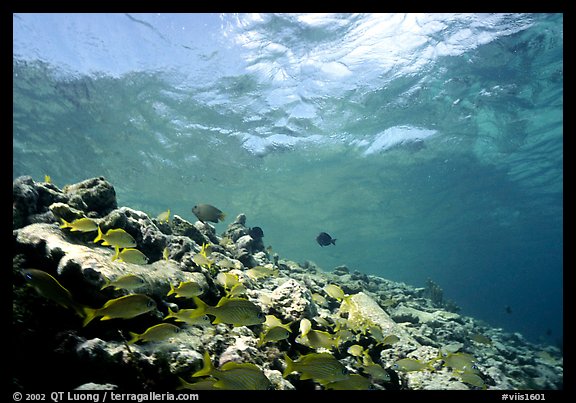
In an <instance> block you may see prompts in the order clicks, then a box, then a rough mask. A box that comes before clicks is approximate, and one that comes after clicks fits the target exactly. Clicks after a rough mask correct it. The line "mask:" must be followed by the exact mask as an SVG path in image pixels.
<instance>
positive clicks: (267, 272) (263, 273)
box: [246, 266, 278, 280]
mask: <svg viewBox="0 0 576 403" xmlns="http://www.w3.org/2000/svg"><path fill="white" fill-rule="evenodd" d="M246 274H247V275H248V277H250V278H251V279H252V280H258V279H261V278H265V277H269V276H277V275H278V269H275V268H274V267H270V266H256V267H253V268H251V269H249V270H246Z"/></svg>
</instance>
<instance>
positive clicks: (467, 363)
mask: <svg viewBox="0 0 576 403" xmlns="http://www.w3.org/2000/svg"><path fill="white" fill-rule="evenodd" d="M441 359H442V360H443V361H444V366H446V367H450V368H452V369H454V370H457V371H472V370H473V369H474V368H475V366H474V357H473V356H471V355H470V354H466V353H449V352H444V353H443V354H442V356H441Z"/></svg>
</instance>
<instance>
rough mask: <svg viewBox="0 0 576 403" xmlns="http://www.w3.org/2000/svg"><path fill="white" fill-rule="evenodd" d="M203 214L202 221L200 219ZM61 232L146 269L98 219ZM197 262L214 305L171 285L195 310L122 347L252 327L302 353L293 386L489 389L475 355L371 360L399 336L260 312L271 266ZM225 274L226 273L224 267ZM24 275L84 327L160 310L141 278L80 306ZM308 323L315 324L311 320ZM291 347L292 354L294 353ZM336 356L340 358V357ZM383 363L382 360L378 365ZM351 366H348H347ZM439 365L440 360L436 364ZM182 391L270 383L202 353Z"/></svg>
mask: <svg viewBox="0 0 576 403" xmlns="http://www.w3.org/2000/svg"><path fill="white" fill-rule="evenodd" d="M206 206H209V205H198V206H195V210H196V211H195V214H196V215H197V216H199V219H200V217H203V218H204V219H203V220H201V221H213V222H218V219H223V217H224V215H223V213H221V212H220V211H219V210H217V209H216V210H214V209H210V208H209V207H206ZM202 214H204V215H205V216H202ZM157 221H158V222H160V223H169V222H170V210H169V209H168V210H167V211H166V212H164V213H161V214H160V215H158V216H157ZM61 222H62V224H61V226H60V228H61V229H62V230H70V232H71V234H70V236H74V235H73V234H72V233H76V232H80V233H88V232H94V231H97V236H96V237H95V238H94V240H93V243H98V242H102V243H101V245H102V246H110V247H113V248H114V251H115V253H114V255H113V257H112V261H116V260H119V261H122V262H124V263H127V264H137V265H146V264H147V263H148V262H149V259H148V257H147V256H146V255H145V254H144V253H142V252H141V251H140V250H138V248H137V247H138V245H137V242H136V239H135V238H134V237H133V236H132V235H130V234H129V233H128V232H126V230H124V229H122V228H110V229H108V230H107V231H106V233H104V232H103V231H102V229H101V228H100V225H99V224H98V222H97V220H94V219H91V218H87V217H83V218H79V219H76V220H73V221H71V222H67V221H66V220H64V219H61ZM162 256H163V259H166V260H168V259H169V251H168V248H165V249H164V251H163V254H162ZM193 261H194V263H195V264H197V265H198V266H201V267H205V268H207V269H212V270H211V273H213V274H214V276H213V278H212V280H213V282H214V284H215V285H217V286H218V288H219V290H218V292H219V293H220V295H221V297H220V298H219V300H218V302H217V303H216V305H210V304H207V303H206V302H205V300H204V299H202V298H203V297H202V296H203V295H204V294H205V293H206V292H207V291H208V290H206V289H205V288H204V287H203V286H202V285H200V284H198V283H197V282H194V281H187V282H178V283H176V284H170V290H169V291H168V293H167V294H166V299H169V300H171V301H175V302H178V301H179V300H187V302H190V301H191V302H193V303H194V305H195V308H192V309H172V308H171V307H168V309H167V314H166V315H165V316H164V318H163V321H162V322H160V323H157V324H155V325H153V326H151V327H149V328H148V329H146V330H145V331H144V332H142V333H136V332H133V331H127V340H126V342H127V344H128V345H134V344H143V343H154V342H160V341H165V340H168V339H174V338H178V336H179V334H180V333H181V332H182V330H183V329H185V328H186V326H202V327H206V326H213V325H217V324H220V323H223V324H227V325H230V326H231V327H241V326H248V327H250V329H251V330H253V332H254V334H255V336H256V338H257V342H256V345H257V347H258V348H259V349H263V348H266V347H268V346H273V345H279V346H281V347H282V349H280V351H282V350H284V351H286V350H288V348H287V347H290V345H292V344H294V345H296V344H297V345H298V350H300V351H304V350H305V351H307V353H306V354H299V355H293V356H290V355H289V354H287V353H284V354H282V356H280V357H279V358H281V359H282V361H283V363H284V369H283V373H282V376H283V378H285V379H288V380H292V381H298V380H300V381H306V380H311V381H313V382H315V383H317V384H318V385H320V386H321V387H322V388H324V389H336V390H346V389H371V388H373V387H374V383H380V384H381V383H384V384H385V383H386V382H390V379H391V375H390V374H391V372H399V373H406V372H412V371H430V372H434V371H438V370H441V369H442V368H448V369H449V370H450V371H451V372H452V373H453V374H455V375H456V376H458V377H459V379H460V380H461V381H462V382H464V383H466V384H468V385H470V386H471V387H473V388H477V389H486V387H487V386H486V384H485V382H484V380H483V378H482V375H481V373H480V371H478V369H477V367H476V364H475V359H474V357H473V356H472V355H470V354H467V353H463V352H451V351H443V350H442V349H440V351H438V356H437V357H436V358H434V359H432V360H427V361H423V360H417V359H414V358H409V357H405V358H399V359H398V360H396V361H395V362H392V363H385V362H375V360H376V358H375V357H374V356H372V355H371V348H373V347H375V346H380V347H382V346H383V347H386V346H388V347H390V346H392V345H394V344H395V343H397V342H398V341H399V340H400V338H399V337H398V336H397V335H395V334H386V335H385V334H382V330H381V329H380V327H379V326H377V324H374V323H367V322H362V323H353V322H351V321H349V320H347V319H345V318H343V317H336V318H333V320H332V321H331V322H332V323H330V321H327V320H326V319H325V318H321V317H317V318H302V319H300V320H298V321H283V320H282V319H281V318H278V317H276V316H274V315H271V314H269V315H265V314H264V312H263V311H262V308H261V307H260V306H259V305H258V304H257V303H255V302H252V301H251V300H249V299H248V298H247V297H245V294H246V293H247V291H248V290H249V289H250V286H249V284H253V283H257V282H259V281H262V280H263V279H265V278H267V277H276V276H279V275H280V272H279V269H278V267H276V266H275V265H273V264H267V265H262V266H255V267H252V268H248V269H247V268H244V270H242V271H243V272H244V274H245V275H246V277H247V279H249V280H251V281H252V283H250V281H242V280H241V277H240V276H239V275H238V274H235V273H232V272H230V271H229V270H230V269H231V267H226V266H225V264H224V263H220V262H219V261H217V260H216V259H215V258H212V256H211V252H210V245H209V244H203V245H202V246H201V248H200V252H198V253H196V254H194V256H193ZM224 269H226V270H224ZM23 275H24V277H25V278H26V280H27V281H28V284H29V285H30V286H31V287H33V288H34V289H35V290H36V291H37V292H38V294H40V295H41V296H43V297H44V298H47V299H49V300H51V301H53V302H54V303H56V304H58V305H60V306H62V307H64V308H66V309H71V310H73V311H74V312H75V313H76V314H78V316H79V317H80V319H81V326H82V327H86V326H98V325H97V322H99V321H108V320H128V319H132V318H135V317H137V316H139V315H144V314H146V313H148V312H151V311H154V310H158V309H159V306H158V304H157V301H155V300H154V299H153V298H151V297H150V296H148V295H146V294H141V293H138V292H137V291H138V289H139V288H141V287H142V286H143V285H144V284H145V281H144V279H143V278H141V277H139V276H137V275H133V274H129V275H124V276H119V277H117V278H112V279H105V284H104V285H102V287H101V290H104V289H106V288H109V287H112V288H114V289H115V290H124V292H125V293H126V295H123V296H121V297H119V298H114V299H110V300H108V301H107V302H106V303H104V304H103V306H101V307H99V308H96V307H87V306H82V305H81V304H79V303H77V302H76V301H75V299H74V297H73V295H72V293H71V292H70V291H69V290H67V289H66V288H65V287H63V286H62V285H61V284H60V282H59V281H58V280H57V279H56V278H54V277H53V276H52V275H50V274H48V273H47V272H44V271H41V270H36V269H27V270H24V271H23ZM312 297H313V300H314V302H315V303H316V304H318V305H326V304H328V303H329V302H330V301H332V302H334V301H335V303H339V304H340V306H341V309H342V310H344V309H349V307H348V306H347V304H348V301H349V298H350V295H348V294H346V293H345V292H344V291H343V289H342V288H341V287H339V286H338V285H337V284H327V285H326V286H325V287H324V288H323V289H322V293H313V295H312ZM310 319H313V320H314V322H315V324H313V322H312V321H311V320H310ZM471 339H472V340H473V341H475V342H477V343H482V344H486V345H488V344H489V343H490V340H489V339H488V338H486V337H485V336H482V335H479V334H476V335H473V336H472V337H471ZM292 350H293V349H292ZM346 356H349V357H350V358H351V360H348V361H347V364H346V365H345V364H344V363H343V362H342V358H343V357H346ZM337 357H339V358H337ZM376 361H380V360H376ZM351 362H352V364H350V363H351ZM438 363H442V365H441V366H439V365H438ZM178 382H179V385H180V386H179V388H180V389H191V390H199V389H234V390H240V389H242V390H263V389H274V386H273V384H272V382H271V381H270V379H269V378H268V377H267V376H266V375H265V373H264V371H263V369H262V368H261V367H260V366H258V365H256V364H255V363H249V362H246V363H237V362H227V363H225V364H223V365H221V366H220V367H219V368H216V367H215V366H214V364H213V363H212V359H211V357H210V353H209V352H208V351H204V356H203V367H202V368H201V369H199V370H197V371H195V372H194V373H191V375H190V376H189V378H188V379H184V378H182V377H179V378H178Z"/></svg>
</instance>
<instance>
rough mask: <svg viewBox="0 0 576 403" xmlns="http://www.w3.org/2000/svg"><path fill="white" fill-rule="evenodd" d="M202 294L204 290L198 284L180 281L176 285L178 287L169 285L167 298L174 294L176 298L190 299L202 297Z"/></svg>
mask: <svg viewBox="0 0 576 403" xmlns="http://www.w3.org/2000/svg"><path fill="white" fill-rule="evenodd" d="M203 293H204V289H203V288H202V286H201V285H200V284H198V283H197V282H195V281H181V282H180V284H178V287H176V288H174V286H173V285H172V284H170V291H168V294H166V295H168V296H170V295H172V294H175V297H176V298H192V297H197V296H199V295H202V294H203Z"/></svg>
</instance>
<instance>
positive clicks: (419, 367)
mask: <svg viewBox="0 0 576 403" xmlns="http://www.w3.org/2000/svg"><path fill="white" fill-rule="evenodd" d="M392 368H393V369H395V370H397V371H404V372H411V371H423V370H425V369H430V370H434V368H433V367H432V364H431V363H430V362H423V361H421V360H416V359H414V358H402V359H400V360H398V361H396V362H395V363H394V365H392Z"/></svg>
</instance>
